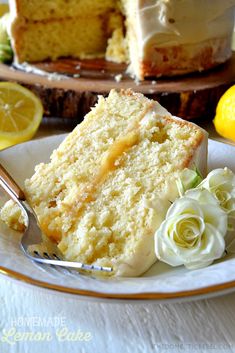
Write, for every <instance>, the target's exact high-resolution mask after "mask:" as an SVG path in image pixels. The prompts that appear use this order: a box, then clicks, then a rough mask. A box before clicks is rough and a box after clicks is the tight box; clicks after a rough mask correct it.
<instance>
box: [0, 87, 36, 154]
mask: <svg viewBox="0 0 235 353" xmlns="http://www.w3.org/2000/svg"><path fill="white" fill-rule="evenodd" d="M42 116H43V106H42V103H41V101H40V99H39V98H38V97H37V96H35V94H34V93H32V92H31V91H29V90H28V89H26V88H24V87H22V86H21V85H19V84H17V83H11V82H0V149H3V148H6V147H9V146H12V145H15V144H17V143H20V142H24V141H27V140H30V139H31V138H32V137H33V135H34V134H35V132H36V131H37V129H38V127H39V124H40V122H41V120H42Z"/></svg>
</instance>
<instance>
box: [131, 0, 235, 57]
mask: <svg viewBox="0 0 235 353" xmlns="http://www.w3.org/2000/svg"><path fill="white" fill-rule="evenodd" d="M234 6H235V0H223V1H222V0H145V1H142V2H141V1H128V2H127V4H126V5H125V4H124V7H125V11H126V13H127V16H128V17H129V19H128V20H129V21H130V23H132V24H133V27H134V28H136V33H135V35H136V36H137V41H138V49H139V56H141V55H142V56H143V51H144V48H145V47H146V46H147V45H151V43H152V42H154V45H155V46H156V47H171V46H175V45H181V44H193V43H200V42H203V41H207V40H209V39H213V38H223V37H226V36H228V35H231V34H232V30H233V25H234V10H233V7H234Z"/></svg>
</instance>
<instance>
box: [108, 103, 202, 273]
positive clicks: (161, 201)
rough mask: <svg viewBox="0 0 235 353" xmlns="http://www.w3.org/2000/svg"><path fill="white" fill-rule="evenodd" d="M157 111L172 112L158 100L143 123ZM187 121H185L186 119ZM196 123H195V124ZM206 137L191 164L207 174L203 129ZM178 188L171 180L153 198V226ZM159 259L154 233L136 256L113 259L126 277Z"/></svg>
mask: <svg viewBox="0 0 235 353" xmlns="http://www.w3.org/2000/svg"><path fill="white" fill-rule="evenodd" d="M153 112H155V114H157V115H158V116H159V117H164V116H166V115H167V116H169V115H170V113H169V112H168V111H167V110H166V109H165V108H164V107H162V106H161V105H160V104H159V103H157V102H156V105H154V107H153V109H152V110H151V111H149V112H148V113H147V114H146V116H145V117H144V118H143V119H142V121H141V123H142V124H143V125H144V124H145V123H147V122H148V121H149V119H150V118H151V115H152V113H153ZM171 118H173V119H175V120H178V121H179V120H180V121H183V120H182V119H181V118H178V117H171ZM184 122H185V121H184ZM193 125H195V124H193ZM201 130H202V132H203V135H204V138H203V140H202V142H201V143H200V145H199V146H198V148H197V150H196V151H195V153H194V155H193V157H192V159H191V162H190V165H189V166H188V167H189V168H190V166H192V168H195V166H196V167H197V169H198V170H199V171H200V172H201V173H202V175H203V176H206V173H207V145H208V133H207V132H206V131H205V130H203V129H201ZM178 196H179V195H178V189H177V185H176V183H172V180H170V181H169V182H168V183H167V184H166V186H165V190H164V191H163V192H162V195H158V197H157V198H156V199H155V200H152V205H151V207H154V208H155V209H157V217H155V219H154V220H153V224H152V228H153V229H158V228H159V227H160V226H161V224H162V222H163V221H164V218H165V215H166V212H167V210H168V208H169V206H170V203H169V200H175V199H176V198H177V197H178ZM156 261H157V257H156V253H155V251H154V235H153V236H149V237H148V238H145V239H144V240H143V241H142V242H141V244H140V246H139V247H138V248H137V249H135V256H132V257H128V258H127V257H125V258H124V257H120V258H119V259H118V260H115V259H114V260H113V265H114V266H115V267H116V268H117V272H116V274H115V275H116V276H124V277H131V276H132V277H135V276H139V275H140V274H142V273H144V272H145V271H147V270H148V269H149V268H150V267H151V266H152V265H153V264H154V263H155V262H156Z"/></svg>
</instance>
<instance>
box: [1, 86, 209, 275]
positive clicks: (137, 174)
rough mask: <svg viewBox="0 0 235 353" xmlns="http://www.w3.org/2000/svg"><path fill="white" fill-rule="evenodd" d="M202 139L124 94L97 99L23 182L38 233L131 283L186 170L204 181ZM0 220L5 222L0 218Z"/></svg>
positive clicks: (150, 259)
mask: <svg viewBox="0 0 235 353" xmlns="http://www.w3.org/2000/svg"><path fill="white" fill-rule="evenodd" d="M206 159H207V134H206V133H205V132H204V130H202V129H201V128H199V127H198V126H196V125H195V124H192V123H190V122H187V121H183V120H181V119H178V118H174V117H172V116H171V115H170V113H168V112H167V111H166V110H165V109H164V108H163V107H161V106H160V105H159V103H157V102H156V101H152V100H149V99H147V98H145V97H144V96H143V95H142V94H138V93H134V92H132V91H131V90H127V91H124V90H122V91H121V92H116V91H114V90H112V91H111V92H110V94H109V96H108V97H107V98H103V97H100V98H99V101H98V103H97V105H96V106H95V107H94V108H93V109H92V111H91V112H90V113H89V114H87V116H86V117H85V119H84V121H83V122H82V123H81V124H80V125H78V126H77V127H76V128H75V130H74V131H73V132H72V133H71V134H70V135H68V137H67V138H66V139H65V140H64V142H63V143H62V144H61V145H60V146H59V147H58V149H57V150H55V151H54V152H53V154H52V156H51V161H50V163H48V164H40V165H38V166H37V167H36V169H35V174H34V175H33V176H32V177H31V178H30V179H28V180H26V182H25V192H26V197H27V200H28V202H29V204H30V205H31V206H32V207H33V208H34V210H35V212H36V214H37V216H38V219H39V223H40V227H41V229H42V231H43V233H44V234H45V235H46V237H48V238H49V239H51V240H52V241H53V242H55V243H56V244H57V246H58V248H59V249H60V251H61V252H62V254H63V255H64V257H65V258H66V259H68V260H72V261H79V262H84V263H87V264H97V265H98V264H99V265H102V266H111V267H112V268H113V272H112V274H113V275H119V276H138V275H140V274H142V273H143V272H145V271H146V270H147V269H148V268H149V267H150V266H151V265H152V264H153V263H154V262H155V261H156V256H155V253H154V234H155V232H156V230H157V228H158V227H159V226H160V224H161V223H162V221H163V220H164V217H165V214H166V211H167V209H168V208H169V206H170V204H171V202H173V201H174V200H175V198H176V197H178V191H177V187H176V179H177V178H179V176H180V175H181V172H182V170H184V169H185V168H197V169H199V170H200V171H201V173H202V174H204V173H205V167H206ZM5 218H6V217H5Z"/></svg>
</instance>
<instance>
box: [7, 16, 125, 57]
mask: <svg viewBox="0 0 235 353" xmlns="http://www.w3.org/2000/svg"><path fill="white" fill-rule="evenodd" d="M118 21H120V17H119V15H118V14H116V13H108V14H107V16H102V17H99V16H97V17H95V16H94V17H89V18H83V17H79V18H65V19H63V20H51V21H48V22H45V23H44V22H30V21H29V22H25V21H23V20H21V19H17V20H16V21H15V23H14V24H13V25H12V33H13V35H14V43H13V45H14V48H15V52H16V55H17V60H18V61H20V62H22V61H41V60H45V59H48V58H50V59H52V60H55V59H57V58H58V57H62V56H72V57H79V58H88V57H100V56H104V54H105V50H106V46H107V40H108V38H109V37H111V35H112V32H113V30H114V28H115V26H116V25H117V23H118Z"/></svg>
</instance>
